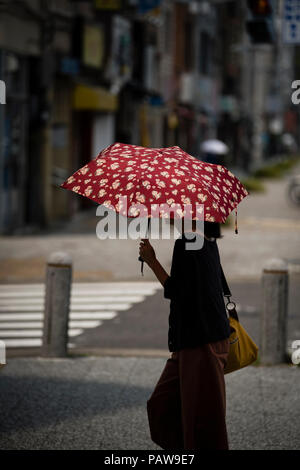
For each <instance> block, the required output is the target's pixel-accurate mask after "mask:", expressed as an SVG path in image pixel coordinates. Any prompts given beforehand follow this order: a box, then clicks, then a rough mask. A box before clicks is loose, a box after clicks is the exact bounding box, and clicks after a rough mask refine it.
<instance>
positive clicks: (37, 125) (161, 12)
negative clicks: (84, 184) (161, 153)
mask: <svg viewBox="0 0 300 470" xmlns="http://www.w3.org/2000/svg"><path fill="white" fill-rule="evenodd" d="M246 15H247V11H246V7H245V2H242V1H238V0H234V1H228V2H219V1H218V2H215V1H204V0H201V1H200V0H198V1H197V0H195V1H194V0H181V1H179V0H178V1H177V0H90V1H88V0H85V1H71V0H47V1H46V0H23V1H18V2H15V1H3V2H1V4H0V79H1V80H4V81H5V83H6V90H7V96H6V104H5V105H0V142H1V146H0V174H1V181H0V197H1V199H0V233H16V232H18V231H19V232H21V233H22V231H24V230H25V229H26V228H28V229H29V230H30V229H31V227H47V226H49V225H51V224H52V223H53V222H55V221H57V220H60V219H66V218H69V217H71V216H72V215H73V214H74V213H75V212H77V211H79V210H82V209H84V208H85V207H91V204H93V203H92V202H90V201H89V200H86V199H85V198H82V197H80V196H78V195H77V197H76V196H75V195H74V194H70V193H69V192H68V191H63V190H61V189H60V188H59V185H60V183H61V182H62V181H63V180H64V179H65V178H66V177H67V176H69V175H70V174H72V173H73V172H74V171H75V170H77V169H78V168H80V167H81V166H83V165H84V164H85V163H87V162H88V161H89V160H90V159H91V158H95V157H96V156H97V155H98V153H99V152H100V151H101V150H102V149H103V148H104V147H106V146H108V145H110V144H111V143H113V142H116V141H118V142H127V143H132V144H137V145H143V146H151V147H167V146H172V145H179V146H180V147H182V148H183V149H184V150H186V151H187V152H189V153H191V154H193V155H195V156H200V154H199V148H200V143H201V142H202V141H203V140H204V139H207V138H220V139H221V140H223V141H224V142H226V143H227V144H228V145H229V147H230V149H231V152H230V155H229V156H228V160H227V161H226V162H224V163H228V164H231V165H234V166H240V167H243V168H245V169H247V168H248V167H249V163H250V162H251V159H252V158H253V155H252V153H251V148H252V144H253V138H254V139H256V140H255V142H256V144H255V145H256V146H257V147H255V145H254V147H255V148H254V152H255V151H256V154H255V155H256V157H255V158H257V159H258V160H259V159H260V158H261V155H262V152H263V151H264V152H265V153H266V154H267V153H268V152H270V153H272V152H274V151H277V150H278V149H277V148H275V150H272V148H271V147H270V146H269V149H270V148H271V150H268V148H267V147H266V148H265V149H263V148H262V146H263V137H262V136H263V135H269V131H268V129H269V127H270V125H271V124H272V120H273V121H274V120H276V119H277V114H278V110H277V108H276V109H275V108H274V106H275V107H276V103H275V101H274V93H276V90H275V91H274V90H273V91H274V93H273V95H272V90H271V91H270V90H269V89H268V88H267V85H268V83H269V82H268V80H269V79H270V74H271V73H272V66H274V63H275V64H278V61H277V62H276V60H275V59H274V55H275V56H276V54H277V55H278V54H279V55H280V60H281V61H283V56H284V57H286V55H285V54H283V53H282V50H279V51H278V48H277V49H276V48H272V47H269V48H267V49H263V50H258V49H259V48H258V49H255V48H254V49H253V48H251V46H250V43H249V39H248V38H247V33H246V31H245V18H246ZM295 57H297V54H296V55H295ZM274 61H275V62H274ZM298 62H299V61H298ZM298 62H294V54H293V53H292V52H291V53H290V55H289V59H288V64H285V65H284V66H285V67H288V68H289V70H293V67H294V65H295V64H297V63H298ZM272 64H273V65H272ZM295 66H296V65H295ZM255 67H256V69H255ZM298 67H299V65H298ZM262 69H263V70H262ZM255 70H256V71H255ZM257 70H260V75H259V74H258V72H257ZM278 70H279V69H278ZM278 73H279V72H278ZM275 85H276V83H275V84H274V86H275ZM272 97H273V101H272ZM265 98H266V99H265ZM286 99H287V98H286ZM251 100H252V101H251ZM255 100H256V101H255ZM272 106H273V108H272ZM283 107H287V106H285V105H284V106H283ZM281 111H282V109H281ZM276 113H277V114H276ZM284 122H285V123H286V124H284V125H285V126H287V127H288V128H289V129H290V131H291V132H294V133H297V131H298V129H299V123H298V115H297V114H295V111H294V110H293V109H289V108H288V109H286V114H285V121H284ZM273 124H274V122H273ZM255 126H256V127H255ZM273 127H274V126H273ZM271 128H272V126H271ZM255 132H256V134H255ZM257 134H259V136H260V140H259V143H257V142H258V140H257ZM253 136H254V137H253Z"/></svg>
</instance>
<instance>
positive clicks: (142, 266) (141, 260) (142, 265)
mask: <svg viewBox="0 0 300 470" xmlns="http://www.w3.org/2000/svg"><path fill="white" fill-rule="evenodd" d="M138 260H139V261H140V262H141V263H142V264H141V273H142V276H144V272H143V271H144V260H143V258H142V257H141V256H139V257H138Z"/></svg>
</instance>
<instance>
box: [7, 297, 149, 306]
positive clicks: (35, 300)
mask: <svg viewBox="0 0 300 470" xmlns="http://www.w3.org/2000/svg"><path fill="white" fill-rule="evenodd" d="M20 297H21V296H20ZM144 299H145V297H144V296H143V295H135V296H133V295H130V296H129V295H128V296H126V295H122V296H121V295H120V296H118V297H117V298H116V296H115V295H114V296H108V295H102V296H98V297H96V296H93V297H92V296H88V297H83V296H82V297H81V296H78V297H71V305H72V304H77V303H80V302H85V303H91V302H100V303H106V302H130V303H137V302H142V301H143V300H144ZM19 304H21V305H22V304H29V305H36V304H38V305H44V296H40V297H35V298H26V299H24V298H17V299H15V298H13V297H12V296H11V297H8V298H6V297H5V298H4V297H2V298H1V299H0V305H1V306H4V305H19Z"/></svg>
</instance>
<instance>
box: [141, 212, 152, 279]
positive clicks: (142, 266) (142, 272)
mask: <svg viewBox="0 0 300 470" xmlns="http://www.w3.org/2000/svg"><path fill="white" fill-rule="evenodd" d="M149 225H150V219H148V228H147V230H149ZM138 260H139V261H140V262H141V274H142V276H144V260H143V258H142V257H141V256H139V257H138Z"/></svg>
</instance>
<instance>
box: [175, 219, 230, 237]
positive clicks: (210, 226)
mask: <svg viewBox="0 0 300 470" xmlns="http://www.w3.org/2000/svg"><path fill="white" fill-rule="evenodd" d="M181 220H182V219H181ZM174 222H175V221H174V219H170V224H171V225H174ZM177 223H178V221H177ZM196 223H197V221H196V220H193V221H192V228H193V230H195V228H196ZM204 235H206V237H208V238H222V237H223V235H221V224H220V223H219V222H206V221H204Z"/></svg>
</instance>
